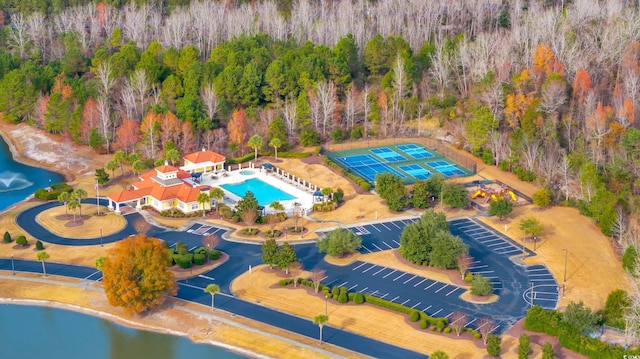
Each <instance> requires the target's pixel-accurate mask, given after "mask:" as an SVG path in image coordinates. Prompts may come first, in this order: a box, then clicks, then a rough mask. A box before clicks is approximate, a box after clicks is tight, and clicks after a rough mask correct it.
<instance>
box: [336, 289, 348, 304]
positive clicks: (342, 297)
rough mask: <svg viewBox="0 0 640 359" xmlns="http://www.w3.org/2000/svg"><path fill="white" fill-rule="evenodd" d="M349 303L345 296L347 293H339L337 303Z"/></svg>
mask: <svg viewBox="0 0 640 359" xmlns="http://www.w3.org/2000/svg"><path fill="white" fill-rule="evenodd" d="M348 301H349V297H348V296H347V292H343V291H340V294H339V295H338V303H340V304H344V303H346V302H348Z"/></svg>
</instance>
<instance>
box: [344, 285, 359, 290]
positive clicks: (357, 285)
mask: <svg viewBox="0 0 640 359" xmlns="http://www.w3.org/2000/svg"><path fill="white" fill-rule="evenodd" d="M357 286H358V285H357V284H356V285H354V286H352V287H350V288H349V289H347V290H348V291H351V289H353V288H355V287H357Z"/></svg>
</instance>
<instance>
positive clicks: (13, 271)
mask: <svg viewBox="0 0 640 359" xmlns="http://www.w3.org/2000/svg"><path fill="white" fill-rule="evenodd" d="M11 275H16V269H15V267H14V266H13V253H12V254H11Z"/></svg>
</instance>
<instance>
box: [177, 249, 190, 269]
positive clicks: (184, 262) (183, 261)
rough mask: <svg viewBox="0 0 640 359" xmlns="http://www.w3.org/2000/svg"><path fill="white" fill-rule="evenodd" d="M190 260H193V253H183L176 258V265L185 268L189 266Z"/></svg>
mask: <svg viewBox="0 0 640 359" xmlns="http://www.w3.org/2000/svg"><path fill="white" fill-rule="evenodd" d="M191 262H193V254H190V253H189V254H183V255H180V257H179V258H178V265H179V266H180V268H183V269H187V268H190V267H191Z"/></svg>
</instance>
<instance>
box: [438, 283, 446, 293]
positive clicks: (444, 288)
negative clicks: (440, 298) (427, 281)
mask: <svg viewBox="0 0 640 359" xmlns="http://www.w3.org/2000/svg"><path fill="white" fill-rule="evenodd" d="M448 286H449V285H448V284H445V285H444V287H442V288H440V289H438V290H436V293H439V292H440V291H441V290H443V289H445V288H446V287H448Z"/></svg>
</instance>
